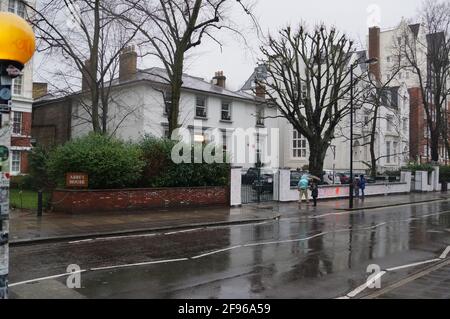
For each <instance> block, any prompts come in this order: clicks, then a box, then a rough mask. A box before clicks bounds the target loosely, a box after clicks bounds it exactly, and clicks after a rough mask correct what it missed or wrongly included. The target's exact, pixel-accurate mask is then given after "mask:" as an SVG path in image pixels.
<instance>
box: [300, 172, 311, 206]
mask: <svg viewBox="0 0 450 319" xmlns="http://www.w3.org/2000/svg"><path fill="white" fill-rule="evenodd" d="M308 185H309V180H308V176H307V175H302V177H301V178H300V180H299V182H298V191H299V201H298V203H299V204H301V203H302V201H303V197H305V199H306V203H307V204H308V203H309V198H308Z"/></svg>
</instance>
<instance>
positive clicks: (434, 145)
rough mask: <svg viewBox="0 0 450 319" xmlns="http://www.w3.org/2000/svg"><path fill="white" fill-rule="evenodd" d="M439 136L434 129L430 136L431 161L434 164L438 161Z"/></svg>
mask: <svg viewBox="0 0 450 319" xmlns="http://www.w3.org/2000/svg"><path fill="white" fill-rule="evenodd" d="M439 135H440V134H439V131H438V129H436V128H434V129H433V131H432V132H431V134H430V149H431V160H432V161H433V162H436V163H437V162H438V161H439Z"/></svg>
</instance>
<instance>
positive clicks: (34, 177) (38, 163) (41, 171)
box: [28, 146, 55, 190]
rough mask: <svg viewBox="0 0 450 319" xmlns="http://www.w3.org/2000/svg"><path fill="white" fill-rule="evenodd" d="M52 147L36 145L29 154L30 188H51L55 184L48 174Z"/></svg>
mask: <svg viewBox="0 0 450 319" xmlns="http://www.w3.org/2000/svg"><path fill="white" fill-rule="evenodd" d="M50 152H51V149H48V148H45V147H41V146H38V147H35V148H33V150H32V151H31V152H30V154H29V156H28V161H29V170H30V174H29V175H28V176H29V180H30V183H31V186H32V188H30V189H35V190H39V189H51V188H53V187H54V186H55V183H54V182H53V181H52V178H51V177H50V176H49V174H48V161H49V157H50Z"/></svg>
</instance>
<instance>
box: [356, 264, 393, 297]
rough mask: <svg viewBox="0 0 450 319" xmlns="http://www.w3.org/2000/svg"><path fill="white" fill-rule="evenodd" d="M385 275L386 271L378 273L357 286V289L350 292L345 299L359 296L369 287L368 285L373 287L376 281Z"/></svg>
mask: <svg viewBox="0 0 450 319" xmlns="http://www.w3.org/2000/svg"><path fill="white" fill-rule="evenodd" d="M385 273H386V271H380V272H379V273H378V274H376V275H375V276H374V277H373V278H371V280H367V281H366V282H365V283H364V284H363V285H361V286H359V287H358V288H356V289H354V290H352V291H351V292H349V293H348V294H347V297H350V298H353V297H355V296H356V295H359V294H360V293H361V292H363V291H364V290H366V288H368V287H369V285H373V284H374V283H375V281H376V280H378V279H380V278H381V276H383V275H384V274H385Z"/></svg>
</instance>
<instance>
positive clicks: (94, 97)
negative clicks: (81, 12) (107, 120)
mask: <svg viewBox="0 0 450 319" xmlns="http://www.w3.org/2000/svg"><path fill="white" fill-rule="evenodd" d="M100 28H101V26H100V0H95V7H94V36H93V43H92V49H91V52H90V72H89V73H90V77H91V81H90V84H91V87H90V89H91V102H92V128H93V130H94V132H96V133H101V132H102V130H101V128H100V123H99V90H98V81H97V70H98V59H99V43H100Z"/></svg>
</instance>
